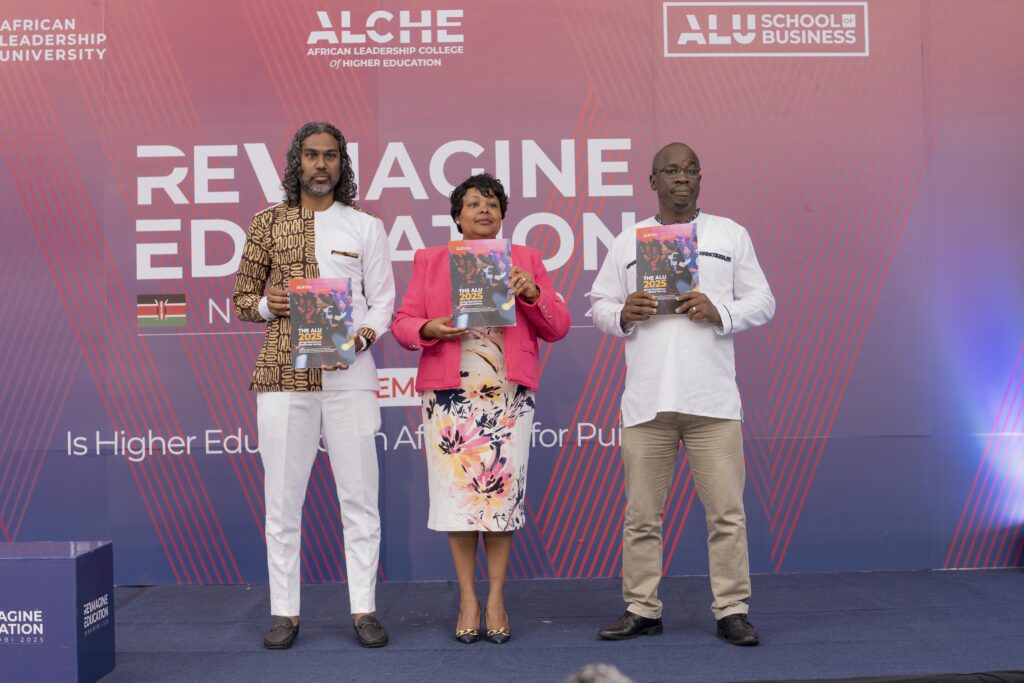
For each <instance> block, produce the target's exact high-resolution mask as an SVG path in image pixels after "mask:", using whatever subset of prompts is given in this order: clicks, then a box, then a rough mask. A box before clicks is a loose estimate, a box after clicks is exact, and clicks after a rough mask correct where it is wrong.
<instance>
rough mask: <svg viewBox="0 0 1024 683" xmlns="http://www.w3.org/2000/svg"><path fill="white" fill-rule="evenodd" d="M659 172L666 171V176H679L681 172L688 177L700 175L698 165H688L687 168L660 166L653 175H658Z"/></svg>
mask: <svg viewBox="0 0 1024 683" xmlns="http://www.w3.org/2000/svg"><path fill="white" fill-rule="evenodd" d="M659 173H664V174H665V177H666V178H678V177H679V174H680V173H682V174H683V175H685V176H686V177H687V178H696V177H697V176H699V175H700V169H699V168H697V167H696V166H687V167H686V168H679V167H678V166H666V167H665V168H659V169H658V170H657V171H655V172H654V173H652V174H651V175H658V174H659Z"/></svg>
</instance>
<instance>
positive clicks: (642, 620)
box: [597, 611, 661, 640]
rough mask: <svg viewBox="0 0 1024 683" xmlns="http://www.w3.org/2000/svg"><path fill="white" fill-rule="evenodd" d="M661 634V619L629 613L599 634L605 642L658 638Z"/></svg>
mask: <svg viewBox="0 0 1024 683" xmlns="http://www.w3.org/2000/svg"><path fill="white" fill-rule="evenodd" d="M660 633H661V619H648V618H647V617H642V616H640V615H639V614H633V613H632V612H629V611H627V612H626V613H625V614H623V615H622V616H621V617H619V620H618V621H616V622H615V623H614V624H608V625H607V626H605V627H604V628H603V629H601V630H600V631H598V632H597V635H598V636H600V637H601V638H603V639H605V640H626V639H627V638H636V637H637V636H656V635H658V634H660Z"/></svg>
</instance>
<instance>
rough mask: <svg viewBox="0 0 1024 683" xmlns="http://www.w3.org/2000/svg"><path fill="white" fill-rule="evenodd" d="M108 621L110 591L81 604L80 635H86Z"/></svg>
mask: <svg viewBox="0 0 1024 683" xmlns="http://www.w3.org/2000/svg"><path fill="white" fill-rule="evenodd" d="M109 622H110V593H104V594H103V595H101V596H100V597H98V598H96V599H95V600H90V601H89V602H87V603H85V604H84V605H82V635H84V636H87V635H89V634H90V633H93V632H95V631H97V630H99V629H100V628H102V627H103V626H106V625H107V624H108V623H109Z"/></svg>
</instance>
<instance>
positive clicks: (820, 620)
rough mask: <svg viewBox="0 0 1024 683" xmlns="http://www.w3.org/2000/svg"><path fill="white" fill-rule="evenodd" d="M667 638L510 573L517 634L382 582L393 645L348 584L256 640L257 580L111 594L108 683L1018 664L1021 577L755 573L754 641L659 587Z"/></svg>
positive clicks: (260, 601) (886, 672)
mask: <svg viewBox="0 0 1024 683" xmlns="http://www.w3.org/2000/svg"><path fill="white" fill-rule="evenodd" d="M662 598H663V600H664V601H665V633H664V634H663V635H660V636H647V637H641V638H637V639H634V640H631V641H623V642H605V641H602V640H599V639H598V638H597V636H596V631H597V629H598V628H599V627H600V626H601V625H603V624H604V623H606V622H609V621H612V620H614V618H615V617H617V616H618V615H619V614H620V613H621V611H622V609H623V606H622V602H621V599H620V596H619V582H618V580H613V579H581V580H547V581H513V582H511V583H510V585H509V589H508V604H509V612H510V617H511V623H512V640H511V641H509V642H508V643H506V644H505V645H500V646H499V645H494V644H492V643H488V642H484V641H481V642H478V643H475V644H473V645H463V644H461V643H458V642H456V641H455V640H454V638H453V637H452V631H453V628H454V622H455V606H456V602H457V598H456V588H455V585H454V584H453V583H447V582H434V583H385V584H381V585H380V587H379V589H378V602H377V606H378V613H379V614H380V617H381V620H382V621H383V622H384V624H385V625H386V626H387V627H388V630H389V631H390V634H391V643H390V644H389V645H388V646H387V647H385V648H383V649H377V650H366V649H363V648H361V647H359V645H358V644H357V643H356V641H355V636H354V634H353V632H352V627H351V620H350V618H349V617H348V615H347V614H346V612H347V604H348V600H347V593H346V589H345V586H343V585H328V586H324V585H310V586H304V587H303V619H302V632H301V634H300V636H299V638H298V640H297V641H296V644H295V646H294V647H293V648H292V649H291V650H287V651H277V652H270V651H267V650H264V649H263V648H262V646H261V639H262V633H263V630H264V629H265V628H266V627H267V626H269V621H270V620H269V617H268V615H267V610H268V599H267V589H266V586H213V587H178V586H157V587H150V588H134V587H122V588H118V589H117V591H116V603H117V605H116V607H117V612H116V616H117V622H116V628H117V669H116V670H115V671H114V672H113V673H112V674H111V675H109V676H107V677H106V678H104V679H103V680H104V681H105V682H106V681H110V682H111V683H113V682H114V681H132V682H133V683H134V682H137V681H246V682H247V683H253V682H256V681H350V680H351V681H551V682H558V681H561V680H562V679H563V678H565V677H566V676H567V675H569V674H570V673H572V672H573V671H575V670H576V669H578V668H580V667H581V666H583V665H584V664H588V663H592V662H606V663H609V664H613V665H615V666H617V667H618V668H619V669H620V670H622V672H623V673H625V674H626V675H628V676H630V677H631V678H632V679H633V680H634V681H637V683H639V682H641V681H708V682H710V681H739V680H754V679H758V680H760V679H823V678H840V677H856V676H897V675H904V676H906V675H915V674H935V673H969V672H979V671H996V670H1011V669H1024V572H1022V571H1020V570H999V571H996V570H992V571H961V572H929V571H921V572H875V573H857V574H853V573H851V574H784V575H759V576H755V577H754V602H753V604H752V608H751V615H750V616H751V621H752V622H753V623H754V625H755V626H756V627H757V628H758V630H759V631H760V633H761V638H762V642H761V645H760V646H758V647H753V648H739V647H735V646H732V645H728V644H726V643H725V642H723V641H720V640H718V639H717V638H716V637H715V631H714V621H713V620H712V617H711V613H710V612H709V610H708V607H707V606H708V604H709V603H710V600H711V598H710V590H709V588H708V582H707V578H706V577H678V578H667V579H665V581H664V582H663V584H662Z"/></svg>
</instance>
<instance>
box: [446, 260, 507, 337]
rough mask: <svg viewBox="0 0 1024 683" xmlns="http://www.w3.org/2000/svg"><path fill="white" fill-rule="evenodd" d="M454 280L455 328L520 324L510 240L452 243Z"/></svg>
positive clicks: (453, 305)
mask: <svg viewBox="0 0 1024 683" xmlns="http://www.w3.org/2000/svg"><path fill="white" fill-rule="evenodd" d="M448 261H449V265H450V270H451V278H452V323H451V324H452V327H510V326H512V325H515V324H516V299H515V297H514V296H513V295H512V288H511V280H512V245H511V243H510V242H509V241H508V240H460V241H456V242H449V243H448Z"/></svg>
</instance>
